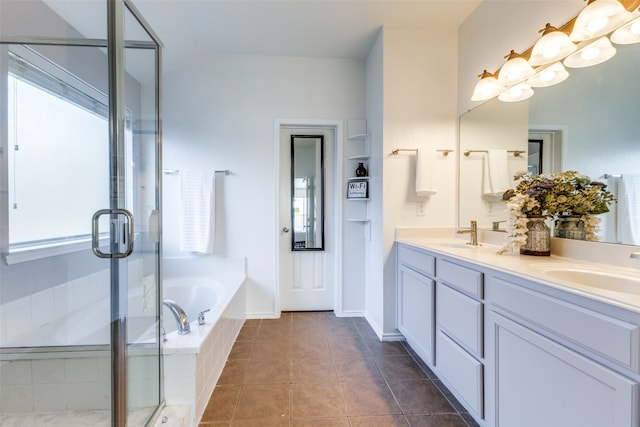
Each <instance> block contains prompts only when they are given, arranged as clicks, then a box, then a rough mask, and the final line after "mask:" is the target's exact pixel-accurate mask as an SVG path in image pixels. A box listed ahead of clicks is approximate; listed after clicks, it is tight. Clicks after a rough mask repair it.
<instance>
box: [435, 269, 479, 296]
mask: <svg viewBox="0 0 640 427" xmlns="http://www.w3.org/2000/svg"><path fill="white" fill-rule="evenodd" d="M438 279H440V280H441V281H443V282H446V283H447V284H448V285H450V286H453V287H454V288H457V289H458V290H460V291H462V292H464V293H466V294H469V295H472V296H474V297H477V298H482V273H481V272H479V271H476V270H472V269H470V268H467V267H463V266H461V265H458V264H454V263H452V262H449V261H445V260H443V259H438Z"/></svg>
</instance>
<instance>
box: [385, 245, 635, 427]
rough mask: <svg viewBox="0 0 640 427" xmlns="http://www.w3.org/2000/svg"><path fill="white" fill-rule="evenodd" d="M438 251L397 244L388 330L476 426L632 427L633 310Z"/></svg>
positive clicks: (479, 259)
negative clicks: (392, 325)
mask: <svg viewBox="0 0 640 427" xmlns="http://www.w3.org/2000/svg"><path fill="white" fill-rule="evenodd" d="M444 248H445V246H444V245H442V244H440V245H439V246H438V244H437V243H435V244H434V246H433V249H432V248H431V246H426V247H424V248H423V247H422V245H420V244H415V245H412V244H410V243H402V242H398V243H397V250H398V252H397V255H398V258H397V259H398V266H397V267H398V268H397V271H398V276H397V279H398V282H397V284H398V329H399V330H400V332H402V333H403V334H404V336H405V337H406V339H407V342H408V344H409V345H410V346H411V347H412V348H413V349H414V350H415V351H416V352H417V353H418V354H419V355H420V357H421V358H422V359H423V360H424V361H425V362H426V363H427V364H428V365H429V366H430V367H431V368H432V369H433V372H434V373H435V374H436V375H437V376H438V378H439V379H440V380H441V381H442V382H443V384H445V385H446V386H447V387H448V388H449V390H450V391H451V392H452V393H453V395H455V396H456V398H458V400H459V401H460V403H461V404H462V405H463V406H464V407H465V408H466V409H467V410H468V411H469V413H470V414H471V415H472V416H473V417H474V419H475V420H476V421H477V422H478V423H479V424H480V425H481V426H482V427H541V426H544V427H640V310H638V309H634V308H633V307H631V306H628V305H625V304H624V303H623V304H616V303H613V302H611V301H609V300H606V299H601V298H596V297H593V296H592V295H590V294H587V293H584V292H580V291H576V290H575V289H571V288H570V287H566V286H563V285H562V284H561V283H553V282H549V281H548V279H546V280H545V279H542V278H538V276H537V275H535V274H531V272H528V274H524V273H522V272H521V271H519V267H518V266H522V261H523V260H522V258H514V259H513V266H514V267H513V268H510V267H509V263H510V262H511V261H510V260H509V259H508V258H500V259H499V262H495V264H496V265H500V267H497V266H495V265H494V264H492V258H491V256H492V255H493V254H494V253H492V254H490V255H491V256H489V252H488V249H487V251H486V252H480V251H481V250H482V249H469V248H465V252H464V253H468V254H470V256H466V257H465V256H464V255H463V252H462V251H459V252H460V254H459V255H458V253H454V254H452V253H450V251H449V250H447V249H444ZM474 254H475V255H474ZM483 254H487V255H483ZM496 256H497V255H496Z"/></svg>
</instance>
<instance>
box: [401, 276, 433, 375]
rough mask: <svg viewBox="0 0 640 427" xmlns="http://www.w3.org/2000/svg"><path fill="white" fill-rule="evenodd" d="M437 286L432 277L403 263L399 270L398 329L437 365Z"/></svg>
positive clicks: (429, 360) (429, 362) (412, 345)
mask: <svg viewBox="0 0 640 427" xmlns="http://www.w3.org/2000/svg"><path fill="white" fill-rule="evenodd" d="M434 289H435V283H434V281H433V280H432V279H430V278H428V277H425V276H423V275H421V274H419V273H417V272H415V271H413V270H411V269H410V268H407V267H405V266H404V265H400V267H399V270H398V330H399V331H400V332H402V334H403V335H404V337H405V338H406V340H407V343H408V344H409V345H410V346H411V348H413V349H414V350H415V352H416V353H418V355H419V356H420V357H421V358H422V360H424V361H425V363H427V364H428V365H429V366H432V367H433V364H434V353H433V346H434V343H433V341H434V330H435V313H434Z"/></svg>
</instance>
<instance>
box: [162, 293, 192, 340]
mask: <svg viewBox="0 0 640 427" xmlns="http://www.w3.org/2000/svg"><path fill="white" fill-rule="evenodd" d="M162 303H163V304H164V305H166V306H167V307H169V310H170V311H171V314H173V317H175V319H176V322H177V323H178V333H179V334H180V335H186V334H188V333H189V332H191V326H189V319H188V318H187V314H186V313H185V312H184V310H183V309H182V307H180V306H179V305H178V303H177V302H175V301H174V300H171V299H165V300H162Z"/></svg>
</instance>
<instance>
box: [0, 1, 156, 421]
mask: <svg viewBox="0 0 640 427" xmlns="http://www.w3.org/2000/svg"><path fill="white" fill-rule="evenodd" d="M104 1H105V6H106V7H107V14H106V17H107V39H106V40H103V39H91V38H87V39H73V38H59V37H29V36H17V37H12V36H9V37H0V45H5V44H6V45H12V44H24V45H43V46H46V45H49V46H82V47H101V48H107V57H108V68H109V72H108V80H109V93H108V100H109V105H108V107H109V120H108V127H109V151H110V160H109V171H110V185H109V195H110V197H109V199H110V206H109V209H110V210H112V211H115V210H121V209H123V208H124V204H125V203H124V202H125V196H126V188H125V185H124V167H123V165H122V164H120V163H122V152H123V149H122V147H123V146H124V142H125V141H124V139H125V116H126V112H125V105H124V69H125V68H124V56H125V49H126V48H135V47H139V48H149V47H150V43H148V42H126V41H125V39H124V30H125V28H124V20H125V19H124V17H125V8H126V9H128V11H129V12H130V13H131V14H132V16H133V17H134V18H135V19H136V20H137V22H138V23H139V24H140V25H141V26H142V27H143V28H144V30H145V31H146V33H147V34H148V35H149V37H150V38H151V39H152V40H153V42H152V43H151V44H153V46H151V47H152V48H153V49H154V50H155V65H156V67H155V97H156V98H155V99H156V109H155V113H156V117H155V119H156V124H157V133H156V144H155V147H156V159H155V160H156V161H155V192H156V194H155V200H156V201H157V206H158V208H159V209H158V224H162V210H161V209H160V207H161V206H162V191H161V188H162V175H161V173H160V170H161V165H162V148H161V147H162V126H161V123H162V122H161V119H160V118H161V116H162V114H161V105H162V98H161V90H160V88H161V75H162V71H161V70H162V48H163V44H162V42H161V41H160V39H159V37H158V36H157V34H156V33H155V32H154V31H153V30H152V29H151V26H150V25H149V24H148V22H147V21H146V20H145V19H144V18H143V17H142V14H141V13H140V12H139V11H138V9H137V8H136V7H135V6H134V5H133V3H132V1H131V0H104ZM157 236H158V243H157V249H156V256H157V262H156V265H157V271H156V278H157V281H158V282H157V289H156V290H157V292H156V297H157V298H156V319H159V318H160V313H161V278H162V268H161V262H160V260H161V259H162V244H161V242H162V229H161V225H159V226H158V230H157ZM112 247H113V248H114V249H115V248H116V246H114V245H112ZM116 251H117V249H116ZM127 256H128V255H127ZM110 258H111V260H110V270H111V281H110V282H111V283H110V287H111V290H110V292H111V309H110V311H111V342H110V350H111V425H112V426H113V427H124V426H126V425H127V369H126V367H127V346H128V343H127V336H126V317H127V313H126V311H127V310H126V309H127V303H126V298H127V293H126V287H122V288H121V286H120V283H121V281H122V282H123V283H126V276H124V275H123V274H122V271H121V270H122V269H121V268H120V266H121V265H120V263H121V262H122V260H121V258H122V257H118V256H111V257H110ZM123 279H125V280H123ZM160 329H161V326H160V322H159V321H158V322H157V331H156V337H157V339H158V340H160V339H161V330H160ZM159 348H160V349H161V348H162V345H161V344H160V345H159ZM158 357H159V361H158V362H159V364H158V366H159V375H158V379H159V401H158V406H157V407H156V409H155V411H154V413H153V414H152V416H151V417H150V419H149V421H151V422H153V420H155V419H157V418H158V416H159V413H160V411H161V409H162V408H163V406H164V404H165V401H164V376H163V358H162V355H161V353H158Z"/></svg>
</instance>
